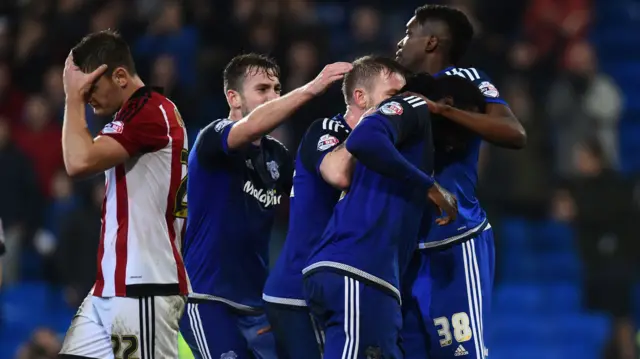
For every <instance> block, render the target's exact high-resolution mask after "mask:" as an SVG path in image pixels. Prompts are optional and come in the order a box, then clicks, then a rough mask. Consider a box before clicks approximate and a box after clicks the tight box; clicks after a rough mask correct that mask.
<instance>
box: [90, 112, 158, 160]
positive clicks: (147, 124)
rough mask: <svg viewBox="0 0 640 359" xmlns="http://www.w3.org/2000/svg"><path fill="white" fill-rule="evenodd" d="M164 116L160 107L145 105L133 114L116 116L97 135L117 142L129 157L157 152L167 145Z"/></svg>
mask: <svg viewBox="0 0 640 359" xmlns="http://www.w3.org/2000/svg"><path fill="white" fill-rule="evenodd" d="M165 116H166V115H165V114H163V112H162V111H161V109H160V107H157V108H155V107H153V106H150V105H146V106H144V107H142V108H140V109H139V110H137V111H136V112H134V113H128V114H127V115H125V116H116V118H115V120H114V121H112V122H110V123H108V124H107V125H106V126H105V127H104V128H103V129H102V131H100V134H99V135H100V136H108V137H111V138H113V139H114V140H116V141H118V143H120V145H122V147H124V148H125V149H126V150H127V152H129V155H130V156H135V155H138V154H141V153H148V152H154V151H158V150H160V149H162V148H164V147H166V146H167V144H168V143H169V136H168V132H169V131H168V128H167V126H168V124H167V123H168V122H167V120H166V119H165Z"/></svg>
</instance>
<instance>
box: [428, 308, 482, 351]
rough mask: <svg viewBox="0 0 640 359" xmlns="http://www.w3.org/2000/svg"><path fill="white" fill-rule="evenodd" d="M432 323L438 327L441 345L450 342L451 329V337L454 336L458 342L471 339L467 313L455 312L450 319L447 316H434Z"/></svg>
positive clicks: (449, 343)
mask: <svg viewBox="0 0 640 359" xmlns="http://www.w3.org/2000/svg"><path fill="white" fill-rule="evenodd" d="M433 325H435V326H436V327H437V328H438V335H439V336H440V346H441V347H445V346H447V345H451V344H452V341H451V340H452V336H451V332H452V331H453V338H455V339H456V342H458V343H463V342H466V341H469V340H471V337H472V331H471V327H470V326H469V315H467V313H465V312H459V313H455V314H454V315H452V316H451V321H449V319H448V318H447V317H439V318H435V319H434V320H433Z"/></svg>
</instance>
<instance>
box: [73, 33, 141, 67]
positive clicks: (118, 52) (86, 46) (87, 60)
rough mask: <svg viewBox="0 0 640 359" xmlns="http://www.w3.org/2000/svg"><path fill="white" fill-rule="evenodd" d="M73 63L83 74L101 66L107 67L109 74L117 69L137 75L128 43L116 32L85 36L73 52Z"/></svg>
mask: <svg viewBox="0 0 640 359" xmlns="http://www.w3.org/2000/svg"><path fill="white" fill-rule="evenodd" d="M71 52H72V54H73V61H74V62H75V63H76V65H77V66H78V67H79V68H80V69H81V70H82V71H83V72H91V71H93V70H95V69H97V68H98V67H100V65H103V64H104V65H107V66H108V67H107V73H108V74H111V73H113V70H115V69H116V68H117V67H123V68H125V69H126V70H127V71H128V72H129V73H130V74H131V75H135V74H136V73H137V72H136V66H135V64H134V62H133V57H132V56H131V50H130V49H129V45H128V44H127V42H126V41H125V40H124V39H123V38H122V36H120V34H119V33H118V32H117V31H115V30H103V31H98V32H94V33H92V34H89V35H87V36H85V37H84V38H83V39H82V40H81V41H80V42H79V43H78V44H77V45H76V46H74V47H73V49H72V50H71Z"/></svg>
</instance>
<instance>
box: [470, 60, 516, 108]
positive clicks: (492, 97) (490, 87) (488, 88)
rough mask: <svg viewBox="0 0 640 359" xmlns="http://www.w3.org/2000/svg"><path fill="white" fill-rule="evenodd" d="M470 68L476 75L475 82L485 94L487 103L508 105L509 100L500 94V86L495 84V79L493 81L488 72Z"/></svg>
mask: <svg viewBox="0 0 640 359" xmlns="http://www.w3.org/2000/svg"><path fill="white" fill-rule="evenodd" d="M469 70H471V71H472V73H473V76H474V77H475V80H474V81H473V83H474V84H475V85H476V86H478V89H479V90H480V92H481V93H482V95H483V96H484V99H485V102H486V103H497V104H500V105H505V106H508V104H507V101H505V100H504V99H503V98H502V97H501V96H500V91H498V88H497V87H496V86H495V85H494V84H493V81H491V79H490V78H489V76H487V74H485V73H484V72H482V71H480V70H476V69H473V68H472V69H469Z"/></svg>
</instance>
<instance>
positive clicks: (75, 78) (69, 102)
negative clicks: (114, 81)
mask: <svg viewBox="0 0 640 359" xmlns="http://www.w3.org/2000/svg"><path fill="white" fill-rule="evenodd" d="M106 68H107V67H106V66H105V65H103V66H100V67H98V69H96V70H95V71H93V72H92V73H89V74H85V73H83V72H82V71H80V69H79V68H78V67H77V66H76V65H75V64H74V62H73V57H72V55H71V54H69V56H68V57H67V60H66V62H65V68H64V73H63V83H64V89H65V94H66V100H65V110H64V122H63V124H62V154H63V159H64V164H65V168H66V170H67V173H68V174H69V175H70V176H78V175H85V174H90V173H96V172H100V171H104V170H105V169H107V168H110V167H113V166H114V165H116V164H118V163H121V162H123V161H125V160H126V159H127V158H128V153H127V151H126V150H125V149H124V148H123V147H122V146H121V145H120V144H119V143H118V142H117V141H115V140H113V139H109V138H103V139H99V140H96V141H94V140H93V138H92V137H91V134H90V133H89V130H88V128H87V121H86V114H85V104H86V102H85V95H86V94H87V93H88V91H89V89H90V88H91V85H92V84H93V83H94V82H95V81H96V80H97V79H98V78H99V77H100V76H102V74H103V73H104V71H105V70H106Z"/></svg>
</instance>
